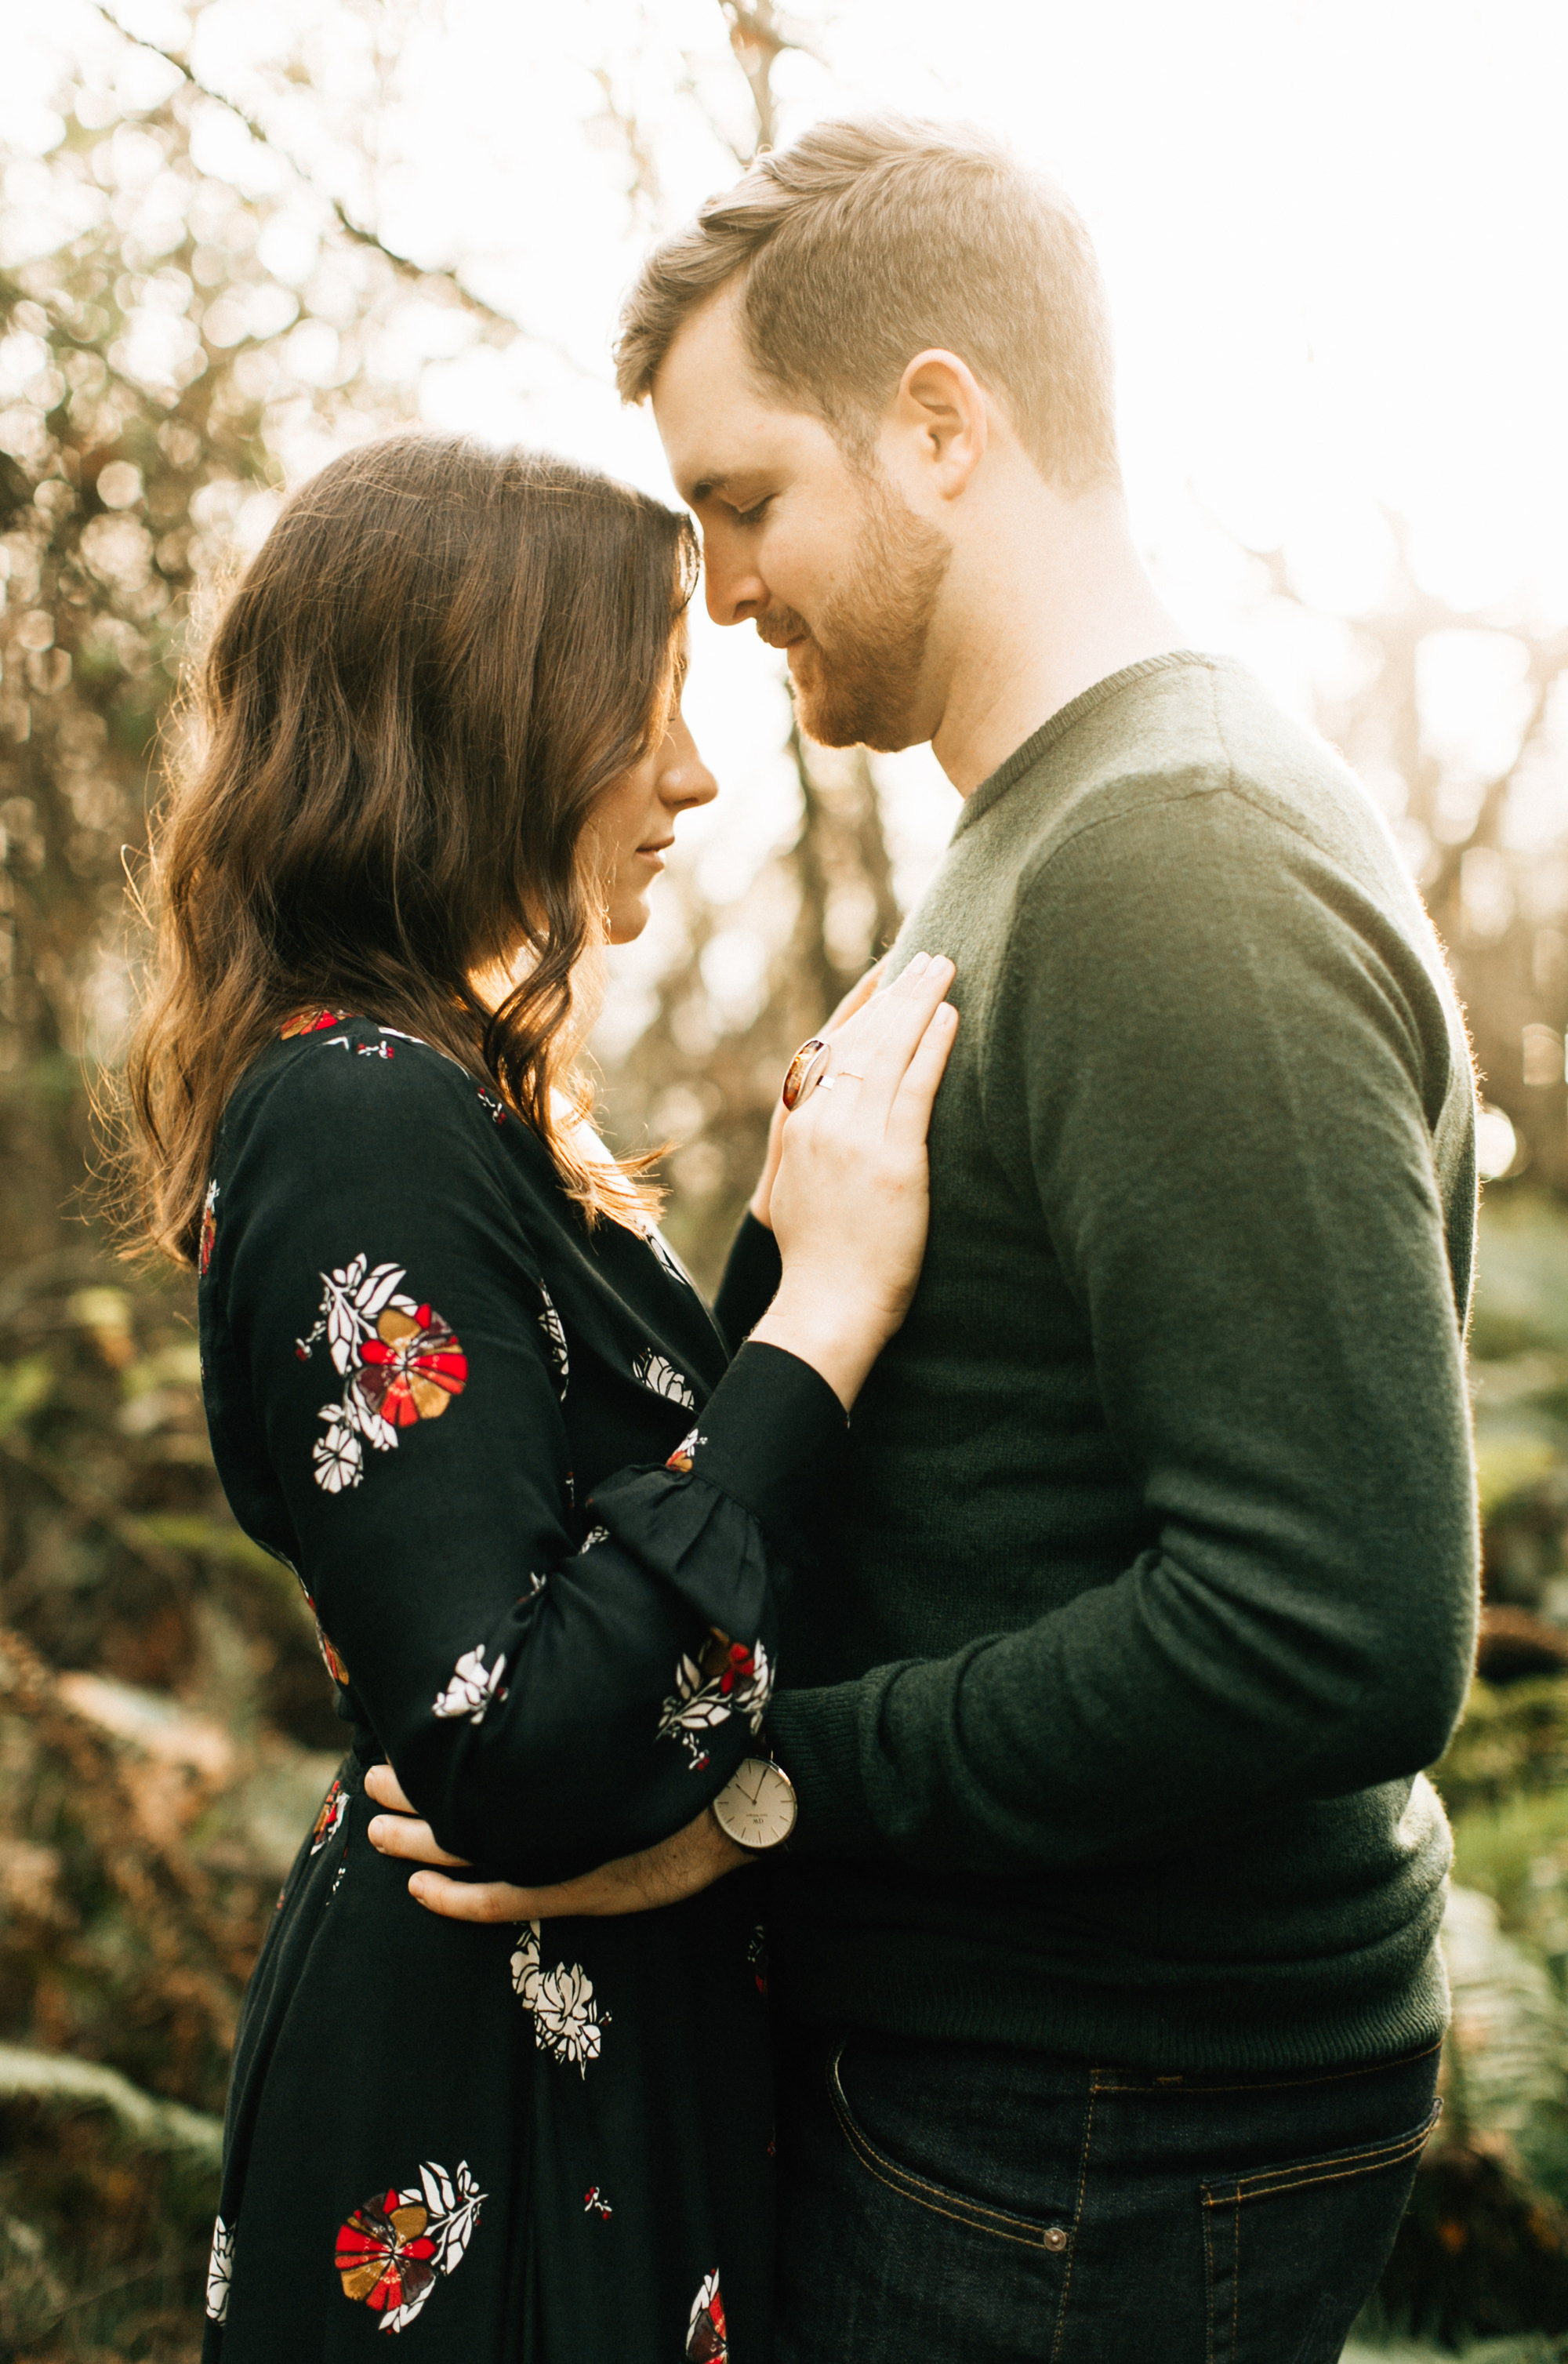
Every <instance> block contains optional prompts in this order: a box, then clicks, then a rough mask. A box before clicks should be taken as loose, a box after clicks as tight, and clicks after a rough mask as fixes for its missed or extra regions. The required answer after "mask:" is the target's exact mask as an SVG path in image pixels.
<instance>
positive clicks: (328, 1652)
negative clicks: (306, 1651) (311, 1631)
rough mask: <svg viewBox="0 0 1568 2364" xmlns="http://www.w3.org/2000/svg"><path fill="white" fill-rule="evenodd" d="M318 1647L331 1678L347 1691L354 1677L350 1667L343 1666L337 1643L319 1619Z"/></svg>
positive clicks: (317, 1629) (322, 1661)
mask: <svg viewBox="0 0 1568 2364" xmlns="http://www.w3.org/2000/svg"><path fill="white" fill-rule="evenodd" d="M316 1646H317V1649H318V1650H319V1651H320V1653H321V1663H322V1665H323V1666H324V1667H326V1669H327V1671H328V1674H329V1675H330V1676H331V1678H332V1679H333V1681H334V1682H335V1683H341V1684H342V1686H343V1689H345V1690H347V1689H348V1688H349V1686H350V1683H351V1682H352V1681H353V1679H354V1678H353V1677H352V1675H350V1672H349V1669H348V1667H346V1666H345V1665H344V1664H343V1661H342V1657H341V1656H340V1655H339V1650H338V1646H337V1645H336V1643H335V1642H334V1641H333V1640H332V1637H331V1635H330V1634H328V1631H327V1629H326V1627H325V1626H324V1625H323V1624H322V1622H321V1620H320V1618H319V1617H318V1618H317V1621H316Z"/></svg>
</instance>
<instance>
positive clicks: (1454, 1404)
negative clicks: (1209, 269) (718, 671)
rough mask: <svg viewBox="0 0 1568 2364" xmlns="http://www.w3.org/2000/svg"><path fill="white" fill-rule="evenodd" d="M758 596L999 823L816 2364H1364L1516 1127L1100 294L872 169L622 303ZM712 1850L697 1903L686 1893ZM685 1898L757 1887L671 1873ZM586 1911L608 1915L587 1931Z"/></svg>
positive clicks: (988, 862)
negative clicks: (1483, 1139)
mask: <svg viewBox="0 0 1568 2364" xmlns="http://www.w3.org/2000/svg"><path fill="white" fill-rule="evenodd" d="M619 356H620V371H621V386H622V391H623V393H624V394H625V395H627V396H628V397H630V398H633V399H638V398H640V397H642V396H651V399H652V404H653V410H654V415H655V418H656V419H657V422H658V425H659V429H660V433H661V435H662V439H663V442H664V446H665V450H666V452H667V453H668V456H669V460H670V464H671V468H672V471H673V475H674V478H675V482H676V484H677V485H678V486H679V488H680V490H681V492H682V494H683V495H684V497H685V498H686V499H687V501H688V502H689V503H690V505H691V507H693V509H694V510H695V514H696V516H697V518H698V519H699V521H700V523H701V526H702V530H703V535H704V541H705V552H706V578H707V598H708V604H709V608H710V610H711V612H712V613H713V614H714V616H715V617H716V618H717V619H718V620H719V621H721V622H724V623H740V622H744V621H747V620H751V621H754V622H755V623H756V625H757V628H758V630H759V631H760V632H761V633H762V636H763V638H764V639H766V640H768V641H771V642H773V644H774V645H776V646H781V647H784V648H785V649H786V650H787V652H788V660H789V667H790V673H791V676H792V679H793V681H794V684H795V696H796V698H797V701H798V705H799V710H800V714H801V719H802V721H803V723H804V725H805V727H806V730H808V731H809V732H810V733H811V734H812V735H813V736H814V737H816V738H817V739H818V740H821V741H824V742H828V743H830V744H847V743H852V742H857V741H859V742H864V743H866V744H868V745H870V746H872V747H876V748H895V747H902V746H906V745H910V744H913V743H916V742H919V741H922V740H926V739H929V740H930V742H931V743H932V745H933V747H934V748H935V751H936V753H937V755H938V756H939V758H940V761H941V763H942V764H943V766H944V768H945V770H946V771H947V773H948V775H949V777H950V778H951V780H952V782H953V784H954V786H956V787H957V788H958V789H959V791H960V793H961V794H962V796H963V797H964V798H965V804H964V808H963V811H962V816H961V818H960V820H959V824H958V828H957V831H956V832H955V836H954V841H953V844H952V846H951V851H950V853H949V854H948V856H947V859H946V861H945V863H944V864H943V866H942V868H941V870H940V873H939V874H938V876H937V878H936V880H935V882H934V884H933V886H932V887H931V888H930V890H929V894H928V895H927V897H926V898H925V901H924V902H923V904H922V905H921V907H920V909H918V910H917V912H916V913H915V915H914V916H913V918H912V919H911V920H910V921H909V922H908V924H907V925H906V928H905V930H904V931H903V933H902V935H901V937H900V939H899V942H898V945H897V947H896V949H895V961H896V962H902V961H904V960H906V959H907V958H908V957H910V956H911V955H912V954H914V953H917V952H919V951H927V952H931V953H939V952H940V953H948V954H950V955H951V958H952V959H953V960H954V961H955V962H956V963H957V968H958V976H957V982H956V985H955V986H954V987H953V988H952V998H954V1000H955V1001H957V1003H958V1004H959V1006H960V1008H961V1009H962V1013H963V1014H962V1024H961V1026H960V1029H959V1033H958V1040H957V1045H956V1048H955V1050H954V1052H953V1054H952V1058H951V1065H950V1068H949V1072H948V1076H947V1079H946V1081H945V1083H944V1085H943V1087H942V1090H941V1093H940V1098H939V1100H938V1104H937V1112H936V1116H935V1120H934V1121H933V1126H932V1132H931V1143H930V1154H931V1186H932V1217H931V1230H930V1242H929V1250H928V1254H927V1260H926V1264H925V1267H924V1270H923V1274H922V1278H921V1283H920V1287H919V1290H918V1294H917V1298H916V1301H915V1304H914V1306H913V1309H912V1310H911V1312H910V1314H909V1317H908V1319H907V1321H906V1324H905V1327H904V1329H903V1330H902V1332H901V1333H899V1335H898V1336H897V1337H896V1338H895V1341H894V1342H893V1344H892V1345H891V1346H890V1347H889V1349H888V1350H887V1352H886V1353H885V1355H884V1357H883V1359H882V1361H881V1363H880V1364H879V1365H878V1366H877V1368H876V1370H875V1371H874V1372H873V1377H872V1378H871V1380H870V1381H869V1383H868V1384H867V1386H866V1388H865V1390H864V1393H863V1395H862V1398H861V1399H860V1402H859V1404H858V1405H857V1407H856V1411H855V1415H854V1420H853V1422H852V1427H851V1444H850V1448H849V1462H848V1466H847V1470H846V1475H845V1478H844V1482H843V1484H842V1486H841V1487H840V1490H839V1494H838V1498H837V1502H836V1507H835V1517H834V1522H833V1532H832V1535H831V1545H830V1557H829V1559H828V1563H827V1564H825V1566H824V1567H823V1568H822V1570H821V1572H820V1573H819V1574H818V1575H817V1577H816V1578H808V1579H806V1581H805V1583H804V1584H803V1586H802V1588H801V1589H799V1590H797V1592H796V1594H795V1599H794V1600H793V1602H792V1604H791V1609H790V1630H789V1631H788V1632H787V1633H786V1637H785V1647H784V1651H783V1653H782V1657H783V1664H784V1689H781V1691H780V1692H779V1693H778V1695H777V1697H776V1699H775V1701H774V1702H773V1708H772V1710H771V1712H770V1716H769V1739H770V1742H771V1745H772V1747H773V1752H774V1754H775V1756H776V1758H777V1760H778V1762H779V1764H780V1765H782V1767H784V1770H785V1771H786V1772H787V1773H788V1774H789V1776H790V1777H791V1779H792V1780H793V1782H794V1785H795V1791H796V1793H797V1796H798V1801H799V1819H798V1823H797V1825H796V1828H795V1834H794V1838H793V1841H792V1844H791V1846H790V1849H789V1851H788V1854H787V1856H786V1857H784V1859H783V1860H782V1861H781V1862H780V1864H779V1866H778V1872H777V1879H776V1907H775V1910H774V1916H773V1917H774V1929H773V1941H774V1948H775V1960H776V1966H777V1974H776V1979H775V1992H776V1994H777V1997H778V2001H779V2005H780V2011H781V2016H782V2020H783V2024H784V2036H785V2047H786V2062H787V2067H786V2073H785V2074H784V2076H783V2077H782V2078H781V2125H780V2135H779V2160H780V2174H781V2192H782V2202H781V2204H782V2220H781V2223H782V2279H781V2292H780V2304H781V2322H780V2325H779V2336H778V2346H777V2351H776V2352H777V2355H778V2358H779V2359H780V2364H806V2359H808V2358H810V2359H822V2364H840V2359H841V2364H850V2359H851V2358H852V2359H854V2364H895V2359H896V2364H913V2359H917V2358H918V2359H932V2364H934V2360H935V2359H938V2358H953V2359H955V2364H956V2359H958V2358H964V2359H966V2364H973V2359H995V2364H1001V2359H1003V2358H1031V2359H1032V2358H1041V2359H1043V2358H1051V2359H1053V2364H1200V2359H1202V2364H1218V2359H1224V2364H1327V2359H1329V2358H1335V2357H1337V2356H1338V2355H1339V2353H1340V2347H1341V2345H1342V2343H1343V2340H1344V2337H1345V2335H1346V2333H1347V2331H1348V2329H1349V2326H1350V2324H1351V2320H1352V2318H1353V2317H1354V2315H1355V2314H1356V2313H1357V2311H1358V2309H1359V2307H1360V2306H1361V2304H1362V2301H1363V2300H1364V2299H1365V2297H1366V2296H1367V2294H1368V2292H1370V2290H1371V2289H1372V2287H1373V2283H1374V2281H1375V2280H1376V2278H1377V2275H1378V2273H1379V2271H1380V2270H1381V2268H1382V2265H1383V2263H1384V2260H1385V2257H1386V2254H1387V2251H1388V2248H1389V2246H1390V2244H1391V2242H1392V2240H1393V2237H1394V2234H1395V2230H1396V2226H1397V2224H1398V2220H1399V2216H1400V2213H1401V2212H1402V2209H1403V2206H1404V2202H1405V2200H1406V2197H1407V2192H1408V2189H1409V2185H1410V2180H1411V2178H1412V2176H1413V2173H1414V2170H1415V2163H1416V2159H1417V2157H1418V2152H1419V2149H1420V2146H1421V2143H1422V2141H1423V2139H1424V2136H1425V2135H1426V2133H1427V2131H1428V2128H1429V2124H1430V2121H1431V2118H1432V2115H1433V2102H1432V2096H1433V2091H1434V2083H1435V2061H1436V2048H1437V2046H1438V2043H1439V2040H1440V2033H1441V2029H1442V2025H1443V2021H1444V2013H1445V2009H1446V1992H1445V1987H1444V1980H1443V1974H1442V1969H1441V1966H1440V1958H1439V1956H1438V1953H1437V1951H1436V1935H1437V1927H1438V1923H1439V1919H1440V1912H1441V1904H1442V1890H1443V1880H1444V1876H1445V1872H1446V1868H1447V1864H1448V1860H1449V1841H1448V1834H1447V1829H1446V1825H1445V1823H1444V1821H1443V1816H1442V1812H1441V1808H1440V1805H1439V1803H1438V1801H1437V1799H1436V1797H1435V1794H1434V1793H1433V1791H1432V1790H1431V1789H1430V1787H1429V1784H1428V1783H1427V1782H1426V1781H1425V1780H1424V1779H1420V1778H1419V1768H1420V1767H1422V1766H1424V1765H1427V1764H1429V1763H1430V1762H1431V1761H1432V1760H1433V1759H1434V1758H1435V1757H1437V1756H1439V1755H1440V1753H1441V1750H1442V1748H1443V1746H1444V1745H1445V1743H1446V1741H1447V1738H1448V1735H1449V1733H1450V1730H1451V1725H1452V1723H1453V1721H1454V1719H1455V1717H1456V1715H1457V1713H1458V1711H1459V1707H1460V1703H1461V1701H1462V1696H1463V1691H1464V1688H1465V1682H1466V1678H1467V1673H1468V1669H1469V1666H1470V1662H1471V1656H1472V1649H1473V1620H1474V1593H1475V1576H1476V1543H1475V1511H1474V1501H1473V1487H1472V1478H1471V1462H1470V1451H1469V1442H1468V1430H1467V1421H1466V1407H1465V1396H1464V1387H1463V1374H1462V1331H1463V1322H1464V1316H1465V1310H1466V1307H1467V1304H1468V1299H1469V1289H1470V1267H1471V1254H1472V1246H1473V1221H1474V1160H1473V1083H1472V1076H1471V1068H1470V1062H1469V1054H1468V1049H1467V1044H1466V1039H1465V1034H1464V1030H1463V1026H1462V1020H1461V1018H1460V1015H1459V1011H1458V1009H1457V1006H1456V1003H1455V1001H1454V998H1453V995H1452V991H1451V987H1450V984H1449V981H1448V978H1447V976H1446V974H1445V971H1444V967H1443V963H1442V959H1441V955H1440V950H1439V947H1438V945H1437V942H1436V941H1435V938H1434V937H1433V934H1432V931H1431V930H1430V928H1429V924H1428V922H1427V920H1426V918H1425V916H1424V914H1423V912H1422V910H1421V909H1420V906H1419V903H1418V899H1417V897H1416V895H1415V893H1414V891H1413V889H1412V887H1410V885H1409V883H1408V881H1407V877H1406V875H1405V873H1404V871H1403V869H1402V866H1401V864H1400V863H1399V860H1398V858H1397V855H1396V851H1395V849H1394V846H1393V844H1392V842H1391V840H1390V838H1389V836H1388V833H1387V831H1386V830H1385V827H1384V826H1383V824H1382V822H1381V820H1379V819H1378V817H1377V815H1376V814H1375V812H1374V810H1373V807H1372V805H1371V802H1370V800H1369V799H1368V797H1366V795H1365V794H1364V792H1363V791H1362V789H1361V788H1360V786H1358V785H1357V783H1356V782H1355V781H1354V779H1353V778H1352V777H1351V775H1349V774H1348V773H1347V772H1346V771H1345V769H1344V768H1343V766H1342V765H1341V764H1340V763H1339V762H1338V761H1337V759H1335V758H1334V757H1333V756H1332V755H1331V754H1330V753H1329V751H1328V750H1327V749H1326V748H1325V747H1323V746H1322V745H1321V744H1320V743H1319V742H1318V741H1316V740H1315V739H1313V738H1311V737H1310V736H1309V735H1308V734H1307V733H1306V732H1304V731H1302V730H1299V729H1297V728H1296V726H1295V725H1293V724H1292V723H1290V722H1289V721H1287V720H1286V719H1284V717H1283V716H1282V715H1281V714H1279V713H1278V712H1277V711H1276V710H1275V709H1274V708H1273V706H1272V705H1271V703H1270V702H1269V700H1268V698H1267V697H1265V695H1264V694H1263V693H1262V690H1261V688H1260V687H1259V686H1258V685H1257V684H1256V683H1255V682H1254V681H1253V680H1252V679H1251V676H1250V675H1248V674H1247V673H1246V672H1245V670H1244V669H1243V668H1242V667H1240V665H1239V664H1237V663H1234V662H1232V661H1229V660H1227V659H1218V658H1212V657H1207V656H1203V655H1199V654H1196V653H1195V652H1191V651H1190V650H1188V649H1186V648H1185V647H1184V643H1183V641H1182V636H1181V634H1180V632H1179V631H1178V630H1177V629H1176V627H1175V626H1174V625H1173V622H1172V621H1171V619H1170V618H1169V617H1168V616H1167V615H1166V614H1165V612H1164V611H1163V609H1162V608H1161V606H1160V605H1159V603H1158V601H1157V600H1156V598H1155V597H1154V595H1153V592H1152V590H1151V587H1150V585H1149V584H1148V582H1147V580H1146V578H1145V576H1144V574H1143V571H1142V569H1141V566H1140V563H1139V560H1138V556H1137V552H1136V550H1135V547H1134V544H1133V541H1132V538H1131V535H1130V531H1129V525H1128V521H1127V517H1126V511H1125V507H1124V505H1123V499H1122V495H1121V490H1120V485H1119V478H1118V465H1117V454H1116V447H1115V437H1114V430H1113V425H1112V401H1111V380H1110V364H1109V340H1108V336H1107V330H1106V313H1105V304H1104V297H1103V294H1102V290H1101V285H1100V281H1099V276H1098V273H1097V270H1096V267H1095V260H1094V257H1093V253H1092V251H1091V249H1090V247H1089V243H1088V240H1087V238H1086V236H1085V233H1084V229H1083V228H1082V226H1081V224H1080V223H1079V221H1078V220H1077V217H1075V216H1074V214H1073V212H1072V210H1071V208H1070V207H1069V206H1067V205H1066V203H1065V202H1064V201H1063V199H1062V197H1061V195H1059V194H1058V193H1056V192H1055V191H1054V190H1052V189H1051V188H1050V187H1048V186H1045V185H1043V184H1040V182H1038V181H1037V180H1035V179H1034V178H1032V177H1031V176H1029V174H1027V173H1024V172H1023V171H1022V170H1021V169H1020V168H1019V167H1018V165H1017V164H1016V163H1015V162H1012V161H1011V160H1010V159H1009V158H1008V157H1007V156H1006V154H1005V153H1004V152H1003V151H1000V150H998V149H997V148H995V146H993V145H992V144H991V143H990V142H989V141H987V140H986V139H983V138H981V137H977V136H973V135H971V134H968V133H963V132H957V133H954V132H949V131H946V130H943V129H940V128H932V127H929V126H922V125H913V124H907V123H902V122H894V121H880V122H873V123H867V124H858V125H857V124H828V125H822V126H818V127H817V128H815V129H814V130H813V131H811V132H810V133H808V134H807V135H806V137H805V138H804V139H801V140H799V141H798V142H797V143H796V144H795V146H794V147H793V148H790V149H787V150H785V151H782V152H780V153H778V154H775V155H770V156H766V157H763V158H762V160H760V161H759V162H758V163H757V164H755V165H754V166H753V167H752V168H751V171H750V172H749V173H747V175H746V176H745V178H744V179H743V180H742V181H741V182H740V184H739V186H738V187H737V188H736V189H735V190H733V191H731V192H730V193H729V194H728V195H727V196H724V197H721V198H717V199H715V200H713V201H712V202H710V204H709V205H707V206H705V207H704V209H703V211H702V213H701V214H700V215H699V217H698V218H697V220H696V222H695V223H694V224H693V225H692V226H691V227H690V228H688V229H684V230H683V231H681V232H678V233H677V234H676V235H674V236H673V237H672V238H670V239H668V240H665V241H664V242H663V243H662V245H661V246H660V247H659V248H657V249H656V250H655V251H654V252H653V253H652V255H651V257H650V258H649V260H648V262H647V263H646V264H645V266H644V269H643V272H642V273H641V276H640V278H639V282H638V284H637V285H636V287H635V288H634V290H633V293H632V295H631V297H630V299H629V302H628V310H627V315H626V319H625V323H624V333H623V337H622V341H621V345H620V348H619ZM683 1849H684V1852H683ZM671 1850H672V1855H671V1861H672V1864H673V1866H674V1867H676V1868H674V1869H673V1871H672V1873H671V1884H670V1889H669V1892H672V1893H673V1892H676V1890H679V1889H682V1888H684V1887H688V1886H689V1887H695V1886H698V1885H701V1884H703V1882H704V1881H705V1880H706V1879H707V1878H710V1877H712V1876H714V1875H715V1874H716V1873H717V1871H718V1870H720V1869H722V1868H725V1867H726V1865H727V1864H728V1862H731V1861H733V1859H734V1858H733V1856H732V1855H730V1854H728V1853H727V1852H726V1848H725V1843H724V1842H723V1841H722V1840H721V1839H719V1838H718V1837H717V1834H715V1835H714V1838H713V1841H712V1844H711V1845H708V1844H707V1843H706V1842H701V1843H694V1842H692V1841H691V1840H690V1839H689V1837H688V1838H686V1839H683V1840H681V1841H673V1842H671ZM558 1909H559V1908H558Z"/></svg>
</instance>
